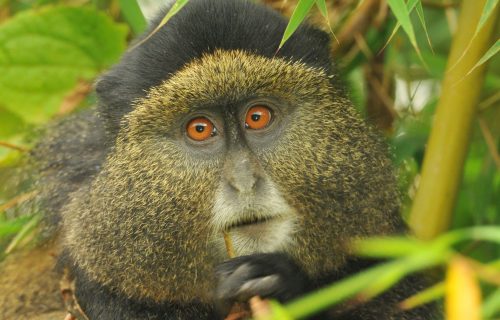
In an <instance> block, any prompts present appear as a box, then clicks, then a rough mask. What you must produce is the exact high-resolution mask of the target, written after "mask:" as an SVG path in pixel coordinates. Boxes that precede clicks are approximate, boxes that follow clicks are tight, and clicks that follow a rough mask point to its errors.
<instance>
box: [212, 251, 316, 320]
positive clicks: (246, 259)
mask: <svg viewBox="0 0 500 320" xmlns="http://www.w3.org/2000/svg"><path fill="white" fill-rule="evenodd" d="M216 276H217V281H218V285H217V288H216V291H215V297H216V299H217V306H218V309H219V311H220V312H221V313H223V314H226V313H227V312H228V311H229V309H230V308H231V306H232V305H233V304H234V303H235V302H246V301H248V300H249V299H250V298H251V297H253V296H260V297H263V298H273V299H277V300H279V301H280V302H284V301H287V300H290V299H292V298H294V297H296V296H298V295H300V294H301V293H303V292H304V291H306V289H307V284H308V278H307V275H306V274H305V273H304V272H303V271H302V270H301V269H300V268H299V267H298V266H297V265H296V264H295V262H293V261H292V260H291V259H290V258H289V257H288V256H286V255H285V254H282V253H260V254H253V255H249V256H241V257H237V258H234V259H231V260H228V261H225V262H224V263H222V264H221V265H219V266H218V267H217V269H216Z"/></svg>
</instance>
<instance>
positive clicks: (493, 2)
mask: <svg viewBox="0 0 500 320" xmlns="http://www.w3.org/2000/svg"><path fill="white" fill-rule="evenodd" d="M497 4H498V0H487V1H486V3H485V4H484V8H483V12H482V13H481V18H479V22H478V23H477V26H476V31H475V32H474V37H475V36H476V35H477V34H478V33H479V31H481V29H482V28H483V27H484V24H485V23H486V21H488V19H489V17H490V16H491V14H492V13H493V12H494V11H495V7H496V6H497ZM474 37H472V38H474Z"/></svg>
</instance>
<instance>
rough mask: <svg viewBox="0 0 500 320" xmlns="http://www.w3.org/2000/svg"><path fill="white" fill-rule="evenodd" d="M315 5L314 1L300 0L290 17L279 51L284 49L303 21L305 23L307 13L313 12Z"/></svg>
mask: <svg viewBox="0 0 500 320" xmlns="http://www.w3.org/2000/svg"><path fill="white" fill-rule="evenodd" d="M314 3H315V1H314V0H299V2H298V3H297V6H296V7H295V9H294V10H293V13H292V16H291V17H290V21H288V25H287V26H286V29H285V32H284V33H283V38H282V39H281V42H280V45H279V47H278V50H279V49H281V48H282V47H283V45H284V44H285V42H286V41H287V40H288V39H289V38H290V37H291V36H292V34H293V33H294V32H295V31H296V30H297V28H298V27H299V25H300V24H301V23H302V21H304V19H305V18H306V15H307V13H308V12H309V11H310V10H311V8H312V6H313V5H314Z"/></svg>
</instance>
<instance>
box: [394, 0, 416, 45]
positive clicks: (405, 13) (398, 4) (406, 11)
mask: <svg viewBox="0 0 500 320" xmlns="http://www.w3.org/2000/svg"><path fill="white" fill-rule="evenodd" d="M416 2H418V0H412V1H410V2H409V3H408V7H407V6H406V4H405V2H404V0H387V3H388V4H389V7H390V8H391V10H392V13H394V15H395V16H396V19H397V20H398V23H399V24H401V26H402V27H403V30H404V31H405V32H406V34H407V35H408V38H409V39H410V42H411V44H412V45H413V47H414V48H415V50H417V52H420V50H419V48H418V45H417V39H416V37H415V31H414V30H413V25H412V24H411V20H410V11H411V10H413V7H414V6H415V5H416ZM396 28H397V26H396ZM396 28H395V30H396Z"/></svg>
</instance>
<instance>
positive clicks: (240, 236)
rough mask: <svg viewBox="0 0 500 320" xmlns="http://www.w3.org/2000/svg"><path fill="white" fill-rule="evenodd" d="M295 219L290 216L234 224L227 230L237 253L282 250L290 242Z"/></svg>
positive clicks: (245, 253)
mask: <svg viewBox="0 0 500 320" xmlns="http://www.w3.org/2000/svg"><path fill="white" fill-rule="evenodd" d="M295 228H296V227H295V221H294V219H292V218H290V217H277V218H273V219H270V220H266V221H262V222H258V223H252V224H245V225H240V226H235V227H233V228H231V229H229V230H228V233H229V235H230V237H231V240H232V242H233V247H234V250H235V251H236V254H237V255H248V254H253V253H259V252H274V251H277V250H283V249H286V248H287V247H289V246H290V245H291V244H292V239H293V233H294V232H295Z"/></svg>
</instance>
